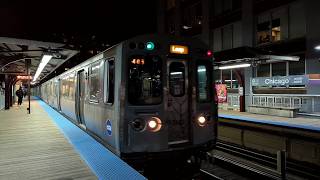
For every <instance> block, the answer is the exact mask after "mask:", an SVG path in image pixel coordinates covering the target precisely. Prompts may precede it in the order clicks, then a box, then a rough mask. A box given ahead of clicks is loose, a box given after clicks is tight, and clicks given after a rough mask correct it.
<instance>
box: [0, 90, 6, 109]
mask: <svg viewBox="0 0 320 180" xmlns="http://www.w3.org/2000/svg"><path fill="white" fill-rule="evenodd" d="M4 107H5V96H4V91H3V90H2V89H0V110H2V109H4Z"/></svg>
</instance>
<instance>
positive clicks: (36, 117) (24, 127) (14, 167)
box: [0, 99, 146, 180]
mask: <svg viewBox="0 0 320 180" xmlns="http://www.w3.org/2000/svg"><path fill="white" fill-rule="evenodd" d="M0 179H6V180H8V179H10V180H11V179H108V180H113V179H139V180H140V179H146V178H145V177H143V176H142V175H141V174H139V173H138V172H136V171H135V170H134V169H133V168H131V167H130V166H129V165H128V164H126V163H125V162H123V161H122V160H121V159H120V158H119V157H117V156H115V155H114V154H113V153H111V152H110V151H109V150H108V149H106V148H105V147H104V146H102V145H101V144H100V143H98V142H97V141H96V140H95V139H93V138H92V137H91V136H89V135H88V134H87V133H85V132H84V131H82V130H81V129H79V128H78V127H77V126H75V125H74V124H72V123H71V122H70V121H69V120H67V119H65V118H64V117H63V116H62V115H60V114H59V113H58V112H56V111H55V110H53V109H52V108H51V107H50V106H48V105H47V104H45V103H44V102H42V101H41V100H37V99H33V100H32V101H31V114H27V102H24V103H23V104H22V105H21V106H17V105H14V106H13V107H12V108H11V109H10V110H8V111H4V110H2V111H0Z"/></svg>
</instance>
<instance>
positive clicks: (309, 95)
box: [252, 94, 320, 97]
mask: <svg viewBox="0 0 320 180" xmlns="http://www.w3.org/2000/svg"><path fill="white" fill-rule="evenodd" d="M252 96H281V97H284V96H290V97H291V96H292V97H320V94H252Z"/></svg>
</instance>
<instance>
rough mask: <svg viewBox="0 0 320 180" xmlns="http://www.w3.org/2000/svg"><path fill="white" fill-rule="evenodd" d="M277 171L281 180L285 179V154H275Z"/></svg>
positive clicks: (281, 152)
mask: <svg viewBox="0 0 320 180" xmlns="http://www.w3.org/2000/svg"><path fill="white" fill-rule="evenodd" d="M277 171H278V172H279V173H280V175H281V179H286V152H285V151H278V152H277Z"/></svg>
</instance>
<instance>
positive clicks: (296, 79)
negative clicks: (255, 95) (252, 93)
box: [251, 75, 309, 86]
mask: <svg viewBox="0 0 320 180" xmlns="http://www.w3.org/2000/svg"><path fill="white" fill-rule="evenodd" d="M308 82H309V77H308V76H307V75H294V76H275V77H257V78H251V86H293V85H307V84H308Z"/></svg>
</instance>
